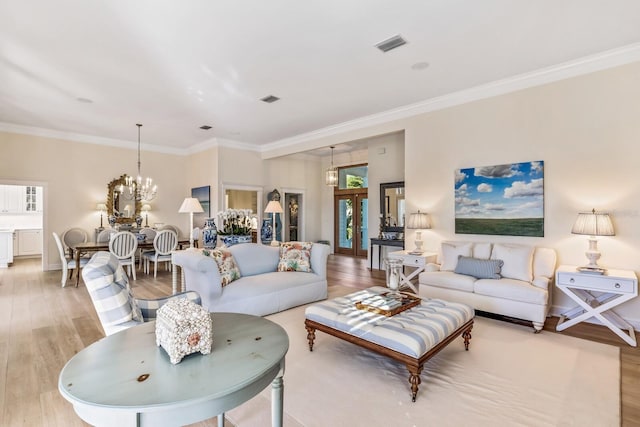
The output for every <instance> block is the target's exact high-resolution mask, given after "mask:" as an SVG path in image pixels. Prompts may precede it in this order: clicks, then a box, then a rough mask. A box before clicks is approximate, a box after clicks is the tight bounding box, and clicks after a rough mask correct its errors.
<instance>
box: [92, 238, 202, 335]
mask: <svg viewBox="0 0 640 427" xmlns="http://www.w3.org/2000/svg"><path fill="white" fill-rule="evenodd" d="M82 278H83V279H84V283H85V285H86V286H87V290H88V291H89V296H90V297H91V301H92V302H93V305H94V307H95V309H96V312H97V313H98V318H99V319H100V323H101V324H102V329H104V333H105V335H111V334H114V333H116V332H118V331H121V330H123V329H127V328H130V327H132V326H136V325H139V324H141V323H143V322H148V321H151V320H154V319H155V318H156V312H157V310H158V309H159V308H160V307H161V306H162V305H163V304H165V303H166V302H167V301H169V300H172V299H175V298H181V299H187V300H189V301H193V302H194V303H196V304H199V305H200V303H201V302H200V295H199V294H198V293H197V292H195V291H187V292H182V293H177V294H174V295H171V296H168V297H164V298H158V299H140V298H134V297H133V295H132V294H131V287H130V286H129V280H128V279H127V275H126V274H125V272H124V270H123V268H122V266H121V265H120V263H119V261H118V258H117V257H116V256H115V255H113V254H111V253H109V252H105V251H101V252H96V253H95V254H94V255H93V257H91V260H90V261H89V262H88V263H87V265H86V266H85V267H84V268H83V269H82Z"/></svg>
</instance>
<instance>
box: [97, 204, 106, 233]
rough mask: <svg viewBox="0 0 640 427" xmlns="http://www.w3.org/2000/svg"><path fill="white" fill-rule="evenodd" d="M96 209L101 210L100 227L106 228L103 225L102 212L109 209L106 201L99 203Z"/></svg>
mask: <svg viewBox="0 0 640 427" xmlns="http://www.w3.org/2000/svg"><path fill="white" fill-rule="evenodd" d="M96 209H97V210H98V211H100V228H104V227H102V213H103V212H104V211H106V210H107V205H106V204H104V203H98V205H97V206H96Z"/></svg>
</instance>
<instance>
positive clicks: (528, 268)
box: [491, 243, 534, 282]
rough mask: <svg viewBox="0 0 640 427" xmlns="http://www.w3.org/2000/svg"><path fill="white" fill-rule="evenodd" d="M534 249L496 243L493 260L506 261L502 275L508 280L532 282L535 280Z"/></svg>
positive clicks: (492, 255)
mask: <svg viewBox="0 0 640 427" xmlns="http://www.w3.org/2000/svg"><path fill="white" fill-rule="evenodd" d="M533 249H534V248H533V247H532V246H526V245H507V244H504V243H496V244H495V245H493V251H492V252H491V259H501V260H502V261H504V265H503V266H502V271H501V273H500V274H501V275H502V277H506V278H508V279H516V280H522V281H525V282H531V281H532V280H533V267H532V261H533Z"/></svg>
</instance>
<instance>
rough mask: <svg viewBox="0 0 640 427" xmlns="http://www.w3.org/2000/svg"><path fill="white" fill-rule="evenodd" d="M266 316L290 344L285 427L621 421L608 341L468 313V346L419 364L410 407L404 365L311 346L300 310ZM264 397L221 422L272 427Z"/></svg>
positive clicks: (360, 352) (346, 347)
mask: <svg viewBox="0 0 640 427" xmlns="http://www.w3.org/2000/svg"><path fill="white" fill-rule="evenodd" d="M334 291H336V290H334ZM336 292H339V293H340V294H345V293H347V292H348V290H337V291H336ZM334 293H335V292H332V294H334ZM332 296H333V295H332ZM268 318H269V319H270V320H272V321H274V322H276V323H278V324H280V325H282V326H283V327H284V328H285V329H286V331H287V333H288V334H289V340H290V347H289V352H288V353H287V357H286V371H285V375H284V384H285V393H284V409H285V417H284V418H285V419H284V425H285V427H298V426H305V427H314V426H318V427H320V426H321V427H326V426H394V427H395V426H409V427H415V426H495V425H505V426H506V425H508V426H538V427H539V426H573V425H575V426H579V425H594V426H595V425H597V426H619V425H620V362H619V360H620V357H619V349H618V348H617V347H613V346H608V345H604V344H599V343H594V342H590V341H585V340H581V339H578V338H572V337H568V336H565V335H560V334H554V333H552V332H542V333H541V334H533V332H532V328H528V327H525V326H519V325H514V324H510V323H506V322H502V321H498V320H492V319H487V318H481V317H476V323H475V326H474V328H473V332H472V335H473V337H472V339H471V345H470V348H469V351H464V344H463V341H462V339H461V338H460V339H459V340H458V341H455V342H453V343H451V344H449V345H448V346H447V347H446V348H445V349H444V350H443V351H441V352H440V353H439V354H438V355H437V356H435V357H434V358H432V359H431V360H430V361H428V362H427V364H426V365H425V368H424V370H423V373H422V376H421V378H422V384H421V385H420V389H419V391H418V397H417V400H416V402H415V403H412V402H411V397H410V392H409V383H408V372H407V370H406V367H405V366H404V365H401V364H399V363H397V362H394V361H392V360H389V359H387V358H385V357H382V356H378V355H376V354H374V353H372V352H370V351H367V350H365V349H361V348H360V347H358V346H356V345H353V344H350V343H347V342H344V341H342V340H339V339H337V338H335V337H332V336H329V335H326V334H324V333H322V332H317V333H316V341H315V345H314V350H313V352H310V351H309V347H308V344H307V338H306V336H307V333H306V330H305V328H304V324H303V323H304V307H298V308H295V309H293V310H288V311H286V312H283V313H278V314H275V315H272V316H268ZM270 393H271V391H270V388H268V389H266V390H265V391H263V392H262V393H260V394H259V395H258V396H256V397H255V398H253V399H252V400H250V401H248V402H247V403H245V404H244V405H242V406H240V407H238V408H235V409H234V410H232V411H230V412H228V413H227V418H228V420H229V421H231V422H232V423H233V424H234V425H235V426H237V427H263V426H267V425H271V424H270V419H271V418H270V417H271V408H270V401H271V394H270Z"/></svg>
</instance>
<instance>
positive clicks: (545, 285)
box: [531, 276, 551, 290]
mask: <svg viewBox="0 0 640 427" xmlns="http://www.w3.org/2000/svg"><path fill="white" fill-rule="evenodd" d="M550 282H551V279H549V278H548V277H544V276H538V277H534V279H533V281H532V282H531V284H532V285H533V286H535V287H536V288H541V289H547V290H548V289H549V283H550Z"/></svg>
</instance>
